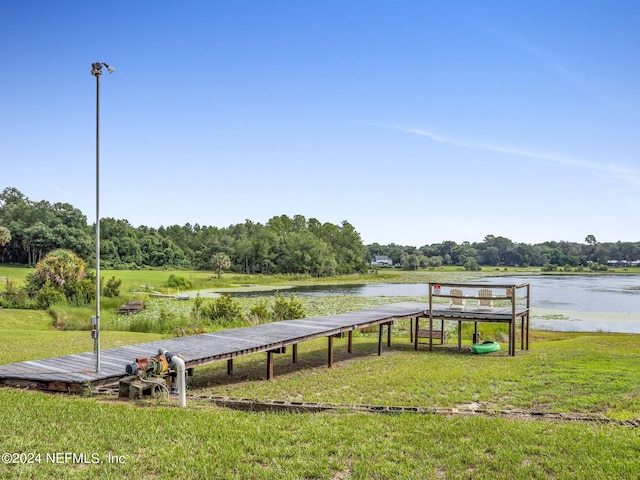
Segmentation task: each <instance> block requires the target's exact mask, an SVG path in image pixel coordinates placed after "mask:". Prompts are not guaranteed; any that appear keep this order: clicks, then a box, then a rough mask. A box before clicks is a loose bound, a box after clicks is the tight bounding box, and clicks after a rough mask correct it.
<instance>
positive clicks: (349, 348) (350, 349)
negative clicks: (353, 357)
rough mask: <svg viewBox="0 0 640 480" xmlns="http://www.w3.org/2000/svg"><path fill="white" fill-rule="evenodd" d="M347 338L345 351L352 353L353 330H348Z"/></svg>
mask: <svg viewBox="0 0 640 480" xmlns="http://www.w3.org/2000/svg"><path fill="white" fill-rule="evenodd" d="M348 335H349V338H348V340H347V352H349V353H353V330H349V334H348Z"/></svg>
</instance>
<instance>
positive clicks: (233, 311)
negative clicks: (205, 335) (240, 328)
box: [202, 295, 243, 324]
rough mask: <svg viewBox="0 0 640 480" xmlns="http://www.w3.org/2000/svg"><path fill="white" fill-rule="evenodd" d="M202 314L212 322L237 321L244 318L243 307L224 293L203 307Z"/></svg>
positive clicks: (225, 322) (226, 322)
mask: <svg viewBox="0 0 640 480" xmlns="http://www.w3.org/2000/svg"><path fill="white" fill-rule="evenodd" d="M202 314H203V315H204V317H205V318H206V319H207V320H209V321H210V322H211V323H216V322H217V323H222V324H229V323H236V322H237V321H242V320H243V315H242V307H241V306H240V304H239V303H238V302H237V301H235V300H234V299H233V298H231V296H230V295H222V296H221V297H218V298H216V299H215V300H212V301H210V302H207V303H206V304H204V306H203V307H202Z"/></svg>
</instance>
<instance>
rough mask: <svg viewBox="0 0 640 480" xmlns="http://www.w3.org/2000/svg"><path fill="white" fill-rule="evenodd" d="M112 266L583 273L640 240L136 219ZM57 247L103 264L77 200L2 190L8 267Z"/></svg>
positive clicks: (633, 255)
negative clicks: (385, 238)
mask: <svg viewBox="0 0 640 480" xmlns="http://www.w3.org/2000/svg"><path fill="white" fill-rule="evenodd" d="M100 231H101V242H100V247H101V248H100V260H101V266H102V267H103V268H111V269H140V268H146V267H157V268H175V269H187V268H192V269H203V270H209V269H213V270H217V271H218V272H220V271H221V270H230V271H233V272H237V273H262V274H307V275H312V276H317V277H322V276H331V275H339V274H349V273H358V272H365V271H366V270H367V269H368V268H370V262H371V260H372V259H373V258H374V257H375V256H376V255H387V256H389V257H390V258H391V259H392V261H393V263H394V265H397V266H401V267H402V268H404V269H409V270H412V269H418V268H429V267H439V266H442V265H460V266H464V267H465V269H468V270H473V269H476V268H478V266H479V265H491V266H498V265H505V266H545V265H555V266H558V267H567V266H568V267H578V266H587V265H593V264H596V265H604V264H606V263H607V262H608V261H609V260H618V261H627V262H631V261H634V260H638V259H640V242H635V243H633V242H615V243H600V242H598V241H597V240H596V239H595V237H594V236H593V235H588V236H587V237H586V238H585V243H584V244H582V243H576V242H564V241H560V242H556V241H549V242H544V243H541V244H536V245H530V244H526V243H515V242H513V241H511V240H510V239H508V238H505V237H500V236H494V235H487V236H486V237H485V238H484V240H483V241H482V242H474V243H470V242H462V243H461V244H458V243H456V242H454V241H445V242H442V243H437V244H432V245H424V246H422V247H413V246H401V245H396V244H390V245H380V244H378V243H374V244H371V245H368V246H365V245H363V243H362V239H361V237H360V234H359V233H358V232H357V231H356V229H355V228H354V226H353V225H351V224H350V223H349V222H348V221H343V222H342V223H341V224H340V225H335V224H332V223H328V222H325V223H321V222H320V221H318V220H317V219H315V218H309V219H307V218H305V217H304V216H302V215H294V216H293V217H289V216H286V215H280V216H274V217H272V218H271V219H270V220H269V221H267V222H266V224H261V223H255V222H252V221H251V220H245V222H244V223H239V224H236V225H231V226H229V227H226V228H219V227H213V226H201V225H198V224H195V225H191V224H189V223H187V224H185V225H183V226H180V225H172V226H168V227H164V226H162V227H159V228H157V229H156V228H152V227H147V226H139V227H134V226H132V225H131V224H130V223H129V222H128V221H127V220H121V219H114V218H103V219H101V222H100ZM56 249H66V250H69V251H71V252H73V253H75V254H76V255H78V256H79V257H81V258H82V259H84V260H85V261H87V262H89V263H95V226H94V225H89V224H88V223H87V218H86V216H85V215H84V214H83V213H82V212H81V211H80V210H78V209H77V208H74V207H73V206H72V205H70V204H68V203H53V204H52V203H50V202H48V201H44V200H43V201H38V202H35V201H32V200H30V199H29V198H27V197H26V196H25V195H23V194H22V193H21V192H20V191H19V190H17V189H15V188H11V187H9V188H5V189H4V190H3V191H2V193H0V261H1V262H2V263H10V264H23V265H35V264H36V263H37V262H38V261H40V260H42V259H43V258H44V257H45V256H46V255H47V253H49V252H51V251H53V250H56Z"/></svg>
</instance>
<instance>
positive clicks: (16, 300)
mask: <svg viewBox="0 0 640 480" xmlns="http://www.w3.org/2000/svg"><path fill="white" fill-rule="evenodd" d="M0 307H3V308H30V307H31V305H30V304H29V298H28V295H27V292H25V291H24V290H23V289H21V288H17V287H16V286H15V285H14V283H13V282H12V281H11V280H9V279H7V281H6V283H5V288H4V292H3V293H1V294H0Z"/></svg>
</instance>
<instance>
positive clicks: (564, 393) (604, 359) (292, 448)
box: [0, 310, 640, 479]
mask: <svg viewBox="0 0 640 480" xmlns="http://www.w3.org/2000/svg"><path fill="white" fill-rule="evenodd" d="M10 313H11V312H8V311H2V310H0V330H1V332H0V333H1V335H0V352H2V353H1V354H0V361H1V362H2V363H7V362H11V361H19V360H24V359H26V358H27V357H30V358H41V357H44V356H49V355H61V354H67V353H73V352H80V351H86V350H88V349H90V345H91V341H90V339H89V338H88V336H87V332H60V331H55V330H53V329H52V328H51V327H50V325H49V323H48V320H47V316H46V315H37V316H33V315H32V313H33V312H26V313H25V315H24V316H23V317H17V316H15V315H12V314H10ZM30 314H31V315H30ZM398 333H400V331H399V332H398ZM157 338H160V337H159V336H158V335H149V334H134V333H126V332H105V340H104V341H105V343H106V345H105V347H108V346H114V345H118V344H125V343H134V342H140V341H146V340H153V339H157ZM532 340H533V342H532V345H531V350H530V351H528V352H520V351H518V352H517V355H516V357H514V358H510V357H508V356H506V352H500V353H499V354H493V355H486V356H474V355H471V354H468V353H459V352H458V351H457V350H456V349H455V348H453V345H449V346H447V347H445V348H438V349H436V350H434V351H433V352H428V351H427V349H426V346H422V347H421V348H420V350H419V351H418V352H416V351H414V350H413V349H412V347H411V346H410V345H409V343H408V339H407V338H406V337H401V336H397V337H395V338H394V342H393V348H392V349H387V350H385V352H384V354H383V355H382V356H381V357H378V356H377V355H376V354H375V352H376V346H377V340H376V338H374V337H368V336H366V335H362V336H357V337H356V338H355V346H354V353H353V354H351V355H349V354H347V353H346V345H345V344H344V342H345V341H346V340H337V341H336V363H335V364H334V368H332V369H327V368H326V340H324V341H322V340H318V341H314V342H308V343H305V344H302V345H301V346H300V351H299V363H298V364H296V365H292V364H291V362H290V357H289V355H278V356H277V357H276V368H275V371H276V378H275V380H274V381H272V382H269V381H265V380H263V379H264V376H265V368H266V364H265V358H264V355H261V354H259V355H253V356H250V357H246V358H244V359H238V360H237V361H236V364H235V368H234V371H235V372H236V373H235V375H234V376H233V377H228V376H227V375H226V370H225V365H223V364H220V365H211V366H206V367H199V368H197V369H196V375H195V376H194V377H192V378H191V379H190V382H189V395H198V396H199V398H200V399H196V398H194V397H190V398H189V400H188V405H187V408H186V409H179V408H177V406H176V400H175V398H171V399H168V400H167V399H156V400H149V401H140V402H122V401H116V400H115V398H114V397H111V396H106V395H101V396H97V397H91V396H90V397H84V398H83V397H78V396H67V395H59V394H56V395H53V394H43V393H37V392H29V391H21V390H15V389H0V408H2V412H3V414H2V415H1V416H0V429H2V431H3V442H2V445H3V451H4V452H7V453H14V454H16V455H14V456H13V457H6V458H8V459H9V460H10V462H11V461H12V460H13V459H15V461H16V463H6V462H5V463H3V464H0V477H1V478H25V479H26V478H29V479H31V478H38V479H41V478H45V479H47V478H51V479H54V478H56V479H57V478H69V479H73V478H130V479H138V478H171V477H175V478H185V479H199V478H203V479H205V478H206V479H211V478H214V479H215V478H222V479H226V478H230V479H236V478H237V479H245V478H256V479H262V478H264V479H272V478H285V479H287V478H290V479H298V478H329V479H331V478H341V479H346V478H353V479H370V478H381V479H386V478H407V479H413V478H452V479H456V478H471V477H472V478H501V479H502V478H504V479H512V478H522V479H529V478H540V479H543V478H544V479H546V478H567V479H569V478H572V479H573V478H589V479H590V478H594V479H595V478H612V479H616V478H619V479H623V478H635V476H637V472H638V471H639V469H640V460H638V458H639V454H640V432H639V431H638V430H637V429H633V428H629V427H625V426H621V425H615V424H610V425H599V424H596V423H592V422H590V423H579V422H566V421H554V422H549V421H535V420H531V419H524V418H518V417H514V418H491V417H487V416H479V415H458V416H451V417H444V416H439V415H418V414H401V415H373V414H364V413H353V412H349V411H348V410H344V411H340V412H333V413H319V414H296V413H252V412H240V411H232V410H228V409H225V408H220V407H217V406H215V405H212V404H211V403H209V402H208V401H206V397H208V396H212V395H216V396H230V397H244V398H256V399H265V400H266V399H269V400H274V399H281V400H294V401H308V402H326V403H333V404H345V405H347V404H354V403H359V404H365V403H367V404H378V405H412V406H421V407H436V406H438V407H447V408H449V409H460V410H461V411H465V409H467V408H468V406H469V405H470V404H474V405H476V406H480V407H481V408H483V409H486V410H492V409H493V410H500V409H512V410H513V409H520V410H526V411H538V412H564V413H579V412H581V413H585V414H591V415H594V414H598V415H602V416H605V417H608V418H613V419H633V418H637V417H638V416H639V415H638V411H639V410H640V400H639V399H640V387H638V385H640V367H638V362H637V360H638V358H640V340H638V337H637V336H634V335H616V334H571V333H551V332H534V337H533V339H532ZM20 454H32V455H31V456H30V457H28V456H26V455H23V456H22V457H21V456H20ZM72 454H76V457H75V458H74V457H73V456H72ZM37 455H39V456H37ZM21 460H24V461H23V462H22V463H20V462H21ZM29 460H30V461H31V463H25V462H27V461H29ZM94 462H95V463H94Z"/></svg>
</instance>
